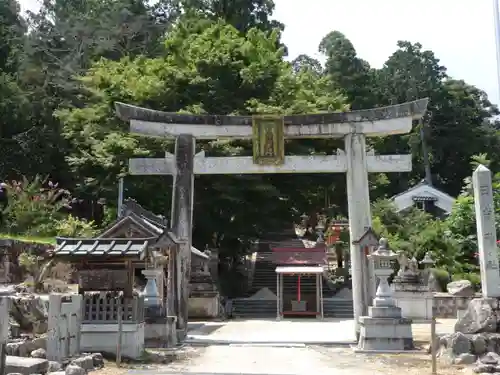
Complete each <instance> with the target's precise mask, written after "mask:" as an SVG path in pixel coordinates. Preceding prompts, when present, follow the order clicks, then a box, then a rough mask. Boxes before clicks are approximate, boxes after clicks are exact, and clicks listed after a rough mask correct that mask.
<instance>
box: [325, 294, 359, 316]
mask: <svg viewBox="0 0 500 375" xmlns="http://www.w3.org/2000/svg"><path fill="white" fill-rule="evenodd" d="M323 315H324V317H325V318H342V319H352V318H353V317H354V307H353V305H352V299H344V298H335V297H332V298H325V299H323Z"/></svg>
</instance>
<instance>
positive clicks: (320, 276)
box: [319, 273, 325, 320]
mask: <svg viewBox="0 0 500 375" xmlns="http://www.w3.org/2000/svg"><path fill="white" fill-rule="evenodd" d="M319 300H320V304H319V308H320V309H321V319H322V320H323V319H324V318H325V313H324V311H323V302H324V301H323V274H322V273H320V274H319Z"/></svg>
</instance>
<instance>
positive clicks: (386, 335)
mask: <svg viewBox="0 0 500 375" xmlns="http://www.w3.org/2000/svg"><path fill="white" fill-rule="evenodd" d="M368 315H369V316H362V317H360V318H359V325H360V338H359V341H358V347H357V351H370V352H395V351H405V350H413V349H414V345H413V334H412V331H411V323H412V321H411V319H407V318H403V317H402V315H401V308H399V307H395V306H387V307H369V308H368Z"/></svg>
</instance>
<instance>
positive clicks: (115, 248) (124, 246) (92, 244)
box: [53, 237, 156, 258]
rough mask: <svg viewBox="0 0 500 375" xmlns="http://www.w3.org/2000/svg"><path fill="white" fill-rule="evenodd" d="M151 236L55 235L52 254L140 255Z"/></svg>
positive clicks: (154, 239)
mask: <svg viewBox="0 0 500 375" xmlns="http://www.w3.org/2000/svg"><path fill="white" fill-rule="evenodd" d="M155 241H156V237H151V238H64V237H56V243H57V246H56V248H55V250H54V252H53V255H54V256H68V255H69V256H120V257H123V256H135V257H141V258H142V256H143V254H144V253H145V251H146V250H147V249H148V246H149V245H150V244H153V243H154V242H155Z"/></svg>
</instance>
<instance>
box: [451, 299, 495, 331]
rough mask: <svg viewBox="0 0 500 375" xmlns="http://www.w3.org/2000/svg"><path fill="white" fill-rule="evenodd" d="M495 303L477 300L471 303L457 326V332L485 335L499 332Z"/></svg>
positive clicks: (487, 300)
mask: <svg viewBox="0 0 500 375" xmlns="http://www.w3.org/2000/svg"><path fill="white" fill-rule="evenodd" d="M494 303H495V301H494V300H492V299H489V298H475V299H473V300H472V301H470V303H469V306H468V307H467V311H466V313H465V314H464V316H463V317H462V318H461V319H459V320H458V321H457V323H456V324H455V332H462V333H483V332H491V333H493V332H496V331H497V317H496V314H495V311H494V310H493V307H492V306H493V305H494Z"/></svg>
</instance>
